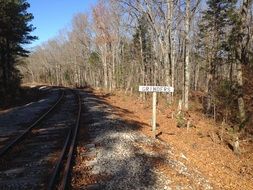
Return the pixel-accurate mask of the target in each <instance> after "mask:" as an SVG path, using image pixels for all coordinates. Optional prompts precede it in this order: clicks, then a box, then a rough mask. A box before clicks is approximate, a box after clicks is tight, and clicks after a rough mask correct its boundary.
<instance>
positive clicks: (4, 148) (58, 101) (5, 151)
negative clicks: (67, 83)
mask: <svg viewBox="0 0 253 190" xmlns="http://www.w3.org/2000/svg"><path fill="white" fill-rule="evenodd" d="M63 96H64V91H63V92H62V94H61V96H60V98H59V99H58V100H57V101H56V103H55V104H54V105H53V106H52V107H51V108H50V109H49V110H48V111H46V113H44V114H43V115H42V116H40V117H39V119H37V120H36V121H35V122H34V123H33V124H31V125H30V126H29V127H28V128H27V129H26V130H25V131H23V132H22V133H21V134H20V135H18V136H17V137H16V138H15V139H14V140H12V141H11V142H10V143H8V144H7V145H5V146H4V147H3V148H2V149H1V150H0V157H2V156H3V155H5V154H6V153H7V152H8V151H9V150H10V149H11V148H13V147H14V146H15V145H16V144H17V143H18V142H19V141H20V140H21V139H22V138H23V137H24V136H25V135H26V134H27V133H28V132H29V131H31V130H32V129H33V128H34V127H35V126H36V125H37V124H38V123H39V122H40V121H42V120H43V119H44V118H45V117H46V116H47V115H48V114H49V113H50V112H51V111H52V110H53V109H54V108H55V107H56V106H57V105H58V104H59V103H60V102H61V100H62V99H63Z"/></svg>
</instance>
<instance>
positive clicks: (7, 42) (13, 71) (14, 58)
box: [0, 0, 36, 100]
mask: <svg viewBox="0 0 253 190" xmlns="http://www.w3.org/2000/svg"><path fill="white" fill-rule="evenodd" d="M29 6H30V5H29V3H27V2H26V1H25V0H0V99H1V100H2V99H4V97H5V96H11V95H14V94H15V93H16V92H17V90H18V89H19V86H20V80H21V74H20V72H19V70H18V69H17V68H16V65H17V63H18V62H21V58H22V57H25V56H27V55H28V53H29V51H27V50H26V49H25V48H24V45H25V44H29V43H30V42H31V41H33V40H35V39H36V37H35V36H31V35H30V32H32V31H33V30H34V27H33V26H32V25H31V24H29V22H30V21H31V20H32V19H33V15H32V14H31V13H28V12H27V9H28V8H29Z"/></svg>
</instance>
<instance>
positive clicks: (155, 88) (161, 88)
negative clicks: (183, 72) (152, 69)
mask: <svg viewBox="0 0 253 190" xmlns="http://www.w3.org/2000/svg"><path fill="white" fill-rule="evenodd" d="M139 91H140V92H174V88H173V87H170V86H139Z"/></svg>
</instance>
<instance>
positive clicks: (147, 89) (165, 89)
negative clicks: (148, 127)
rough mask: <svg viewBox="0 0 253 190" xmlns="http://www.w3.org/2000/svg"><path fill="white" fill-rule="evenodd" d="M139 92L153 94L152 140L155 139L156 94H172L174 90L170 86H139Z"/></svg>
mask: <svg viewBox="0 0 253 190" xmlns="http://www.w3.org/2000/svg"><path fill="white" fill-rule="evenodd" d="M139 92H153V100H152V102H153V103H152V131H153V135H154V138H155V137H156V98H157V92H165V93H169V92H174V88H173V87H170V86H139Z"/></svg>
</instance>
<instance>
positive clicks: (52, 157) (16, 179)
mask: <svg viewBox="0 0 253 190" xmlns="http://www.w3.org/2000/svg"><path fill="white" fill-rule="evenodd" d="M80 114H81V99H80V96H79V94H77V93H75V92H73V91H69V90H65V93H63V94H62V95H61V97H60V98H59V99H58V101H57V102H56V103H55V104H54V105H53V107H52V108H51V109H50V110H48V111H47V112H46V113H45V114H43V116H41V117H40V118H39V119H38V120H37V121H36V122H34V123H33V124H32V125H31V126H29V127H28V128H27V129H26V130H25V131H24V132H22V134H20V135H18V136H17V137H16V138H15V139H13V140H12V141H11V142H10V143H8V144H7V145H6V146H5V147H4V148H3V149H1V150H0V189H66V187H67V185H68V179H69V173H70V171H71V160H72V157H73V153H74V147H75V142H76V136H77V133H78V127H79V120H80Z"/></svg>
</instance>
